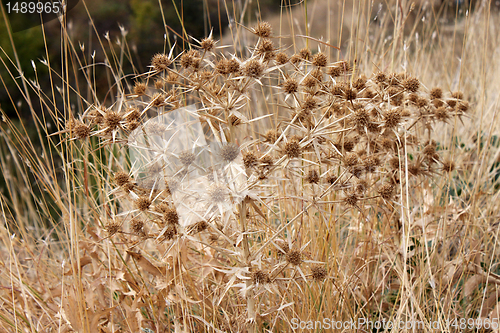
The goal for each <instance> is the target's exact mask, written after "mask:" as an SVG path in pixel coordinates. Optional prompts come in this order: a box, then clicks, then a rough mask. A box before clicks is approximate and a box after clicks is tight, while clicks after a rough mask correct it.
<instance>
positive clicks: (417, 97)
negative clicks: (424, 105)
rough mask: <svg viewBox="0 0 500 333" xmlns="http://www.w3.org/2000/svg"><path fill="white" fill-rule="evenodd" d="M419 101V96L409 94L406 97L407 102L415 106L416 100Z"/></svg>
mask: <svg viewBox="0 0 500 333" xmlns="http://www.w3.org/2000/svg"><path fill="white" fill-rule="evenodd" d="M419 99H420V96H418V94H415V93H411V94H410V95H408V100H409V101H410V102H411V103H412V104H415V105H417V103H418V100H419Z"/></svg>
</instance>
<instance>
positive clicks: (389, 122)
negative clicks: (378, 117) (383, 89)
mask: <svg viewBox="0 0 500 333" xmlns="http://www.w3.org/2000/svg"><path fill="white" fill-rule="evenodd" d="M401 118H402V117H401V109H399V108H395V109H390V110H388V111H387V112H386V113H385V114H384V121H385V122H384V127H386V128H389V129H392V128H394V127H397V126H398V125H399V123H400V122H401Z"/></svg>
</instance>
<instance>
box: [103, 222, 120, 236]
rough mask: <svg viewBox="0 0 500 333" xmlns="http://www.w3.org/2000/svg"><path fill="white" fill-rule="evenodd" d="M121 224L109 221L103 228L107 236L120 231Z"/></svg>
mask: <svg viewBox="0 0 500 333" xmlns="http://www.w3.org/2000/svg"><path fill="white" fill-rule="evenodd" d="M121 229H122V227H121V225H120V224H119V223H117V222H115V221H111V222H109V223H107V224H106V225H105V226H104V230H105V231H106V232H107V233H108V236H110V237H111V236H113V235H114V234H116V233H118V232H121Z"/></svg>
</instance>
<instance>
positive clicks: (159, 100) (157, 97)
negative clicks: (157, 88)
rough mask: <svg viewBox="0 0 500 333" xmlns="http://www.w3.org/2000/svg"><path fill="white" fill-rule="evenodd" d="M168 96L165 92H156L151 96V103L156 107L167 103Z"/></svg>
mask: <svg viewBox="0 0 500 333" xmlns="http://www.w3.org/2000/svg"><path fill="white" fill-rule="evenodd" d="M166 98H167V95H165V94H164V93H156V94H154V95H153V97H151V105H153V106H155V107H159V106H162V105H163V104H164V103H165V99H166Z"/></svg>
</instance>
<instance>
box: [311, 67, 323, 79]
mask: <svg viewBox="0 0 500 333" xmlns="http://www.w3.org/2000/svg"><path fill="white" fill-rule="evenodd" d="M309 75H310V76H311V77H313V78H315V79H316V81H318V82H322V81H323V71H322V70H321V68H314V69H313V70H312V71H311V72H310V73H309Z"/></svg>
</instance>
